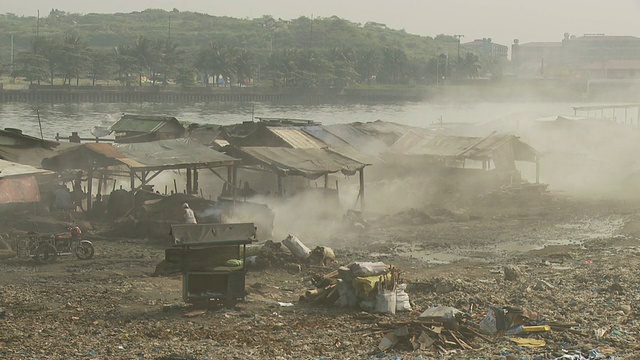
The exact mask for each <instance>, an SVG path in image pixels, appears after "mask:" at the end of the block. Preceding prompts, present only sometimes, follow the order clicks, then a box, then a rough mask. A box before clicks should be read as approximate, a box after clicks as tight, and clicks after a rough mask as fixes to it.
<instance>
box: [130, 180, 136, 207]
mask: <svg viewBox="0 0 640 360" xmlns="http://www.w3.org/2000/svg"><path fill="white" fill-rule="evenodd" d="M135 188H136V173H135V172H134V171H131V214H132V215H133V217H135V216H136V215H135V214H136V212H135V210H136V192H135Z"/></svg>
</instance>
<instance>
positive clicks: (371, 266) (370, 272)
mask: <svg viewBox="0 0 640 360" xmlns="http://www.w3.org/2000/svg"><path fill="white" fill-rule="evenodd" d="M349 268H350V269H351V273H352V274H353V276H354V277H362V276H375V275H382V274H384V273H386V272H388V271H389V265H387V264H385V263H383V262H375V263H374V262H355V263H353V264H350V265H349Z"/></svg>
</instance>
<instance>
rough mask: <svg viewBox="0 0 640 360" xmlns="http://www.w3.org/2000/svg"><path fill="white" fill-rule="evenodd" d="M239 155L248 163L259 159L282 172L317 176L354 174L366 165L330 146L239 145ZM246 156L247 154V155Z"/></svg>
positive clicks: (311, 176) (260, 161)
mask: <svg viewBox="0 0 640 360" xmlns="http://www.w3.org/2000/svg"><path fill="white" fill-rule="evenodd" d="M238 150H239V152H240V154H239V156H240V157H241V158H242V159H243V160H246V161H247V162H248V163H251V162H254V163H255V162H258V163H260V164H262V165H264V166H267V167H270V168H271V169H273V170H274V171H276V172H279V173H283V174H285V175H301V176H304V177H306V178H309V179H317V178H319V177H321V176H323V175H325V174H332V173H336V172H343V173H345V174H353V173H355V172H356V171H357V170H360V169H362V168H364V167H365V166H367V164H364V163H361V162H359V161H356V160H354V159H350V158H348V157H345V156H343V155H340V154H338V153H336V152H334V151H331V150H329V149H291V148H285V147H266V146H264V147H242V148H239V149H238ZM247 156H248V157H249V158H247Z"/></svg>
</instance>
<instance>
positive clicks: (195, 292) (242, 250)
mask: <svg viewBox="0 0 640 360" xmlns="http://www.w3.org/2000/svg"><path fill="white" fill-rule="evenodd" d="M171 234H172V236H173V240H174V243H175V245H174V246H173V247H172V248H169V249H166V250H165V260H166V261H167V262H168V263H179V264H180V268H181V270H182V299H183V301H184V302H186V303H191V304H197V305H207V304H210V303H218V304H222V305H232V304H234V303H236V302H239V301H242V300H244V297H245V275H246V272H247V258H246V247H247V245H248V244H251V243H253V242H255V241H257V240H256V228H255V226H254V224H253V223H240V224H179V225H172V226H171Z"/></svg>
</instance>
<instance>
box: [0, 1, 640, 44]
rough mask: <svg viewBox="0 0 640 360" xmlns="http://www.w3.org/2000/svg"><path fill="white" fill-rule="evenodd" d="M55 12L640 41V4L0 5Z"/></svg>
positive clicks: (502, 38)
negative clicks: (372, 24) (191, 14)
mask: <svg viewBox="0 0 640 360" xmlns="http://www.w3.org/2000/svg"><path fill="white" fill-rule="evenodd" d="M52 8H57V9H59V10H63V11H67V12H74V13H91V12H97V13H114V12H131V11H140V10H144V9H147V8H156V9H157V8H160V9H166V10H171V9H173V8H177V9H178V10H181V11H197V12H202V13H207V14H211V15H219V16H220V15H226V16H232V17H249V18H256V17H260V16H262V15H265V14H268V15H273V16H274V17H275V18H282V19H292V18H297V17H299V16H301V15H304V16H309V17H310V16H311V15H313V16H316V17H317V16H323V17H328V16H332V15H336V16H338V17H341V18H344V19H347V20H351V21H354V22H361V23H365V22H367V21H376V22H381V23H385V24H387V25H388V26H389V27H391V28H394V29H405V30H406V31H407V32H409V33H414V34H419V35H430V36H435V35H437V34H440V33H445V34H450V35H453V34H463V35H465V37H464V38H463V39H462V41H463V42H466V41H471V40H473V39H474V38H483V37H490V38H493V40H494V42H498V43H502V44H504V45H510V44H511V43H512V42H513V39H516V38H517V39H520V42H521V43H526V42H530V41H559V40H561V39H562V35H563V34H564V33H565V32H569V33H571V34H575V35H583V34H585V33H605V34H607V35H635V36H640V0H439V1H434V0H394V1H387V0H230V1H223V0H106V1H104V0H103V1H100V0H22V1H15V0H14V1H12V0H0V13H15V14H17V15H33V16H35V15H36V13H37V10H38V9H39V10H40V14H41V15H42V16H46V15H47V14H48V13H49V11H50V10H51V9H52Z"/></svg>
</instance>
